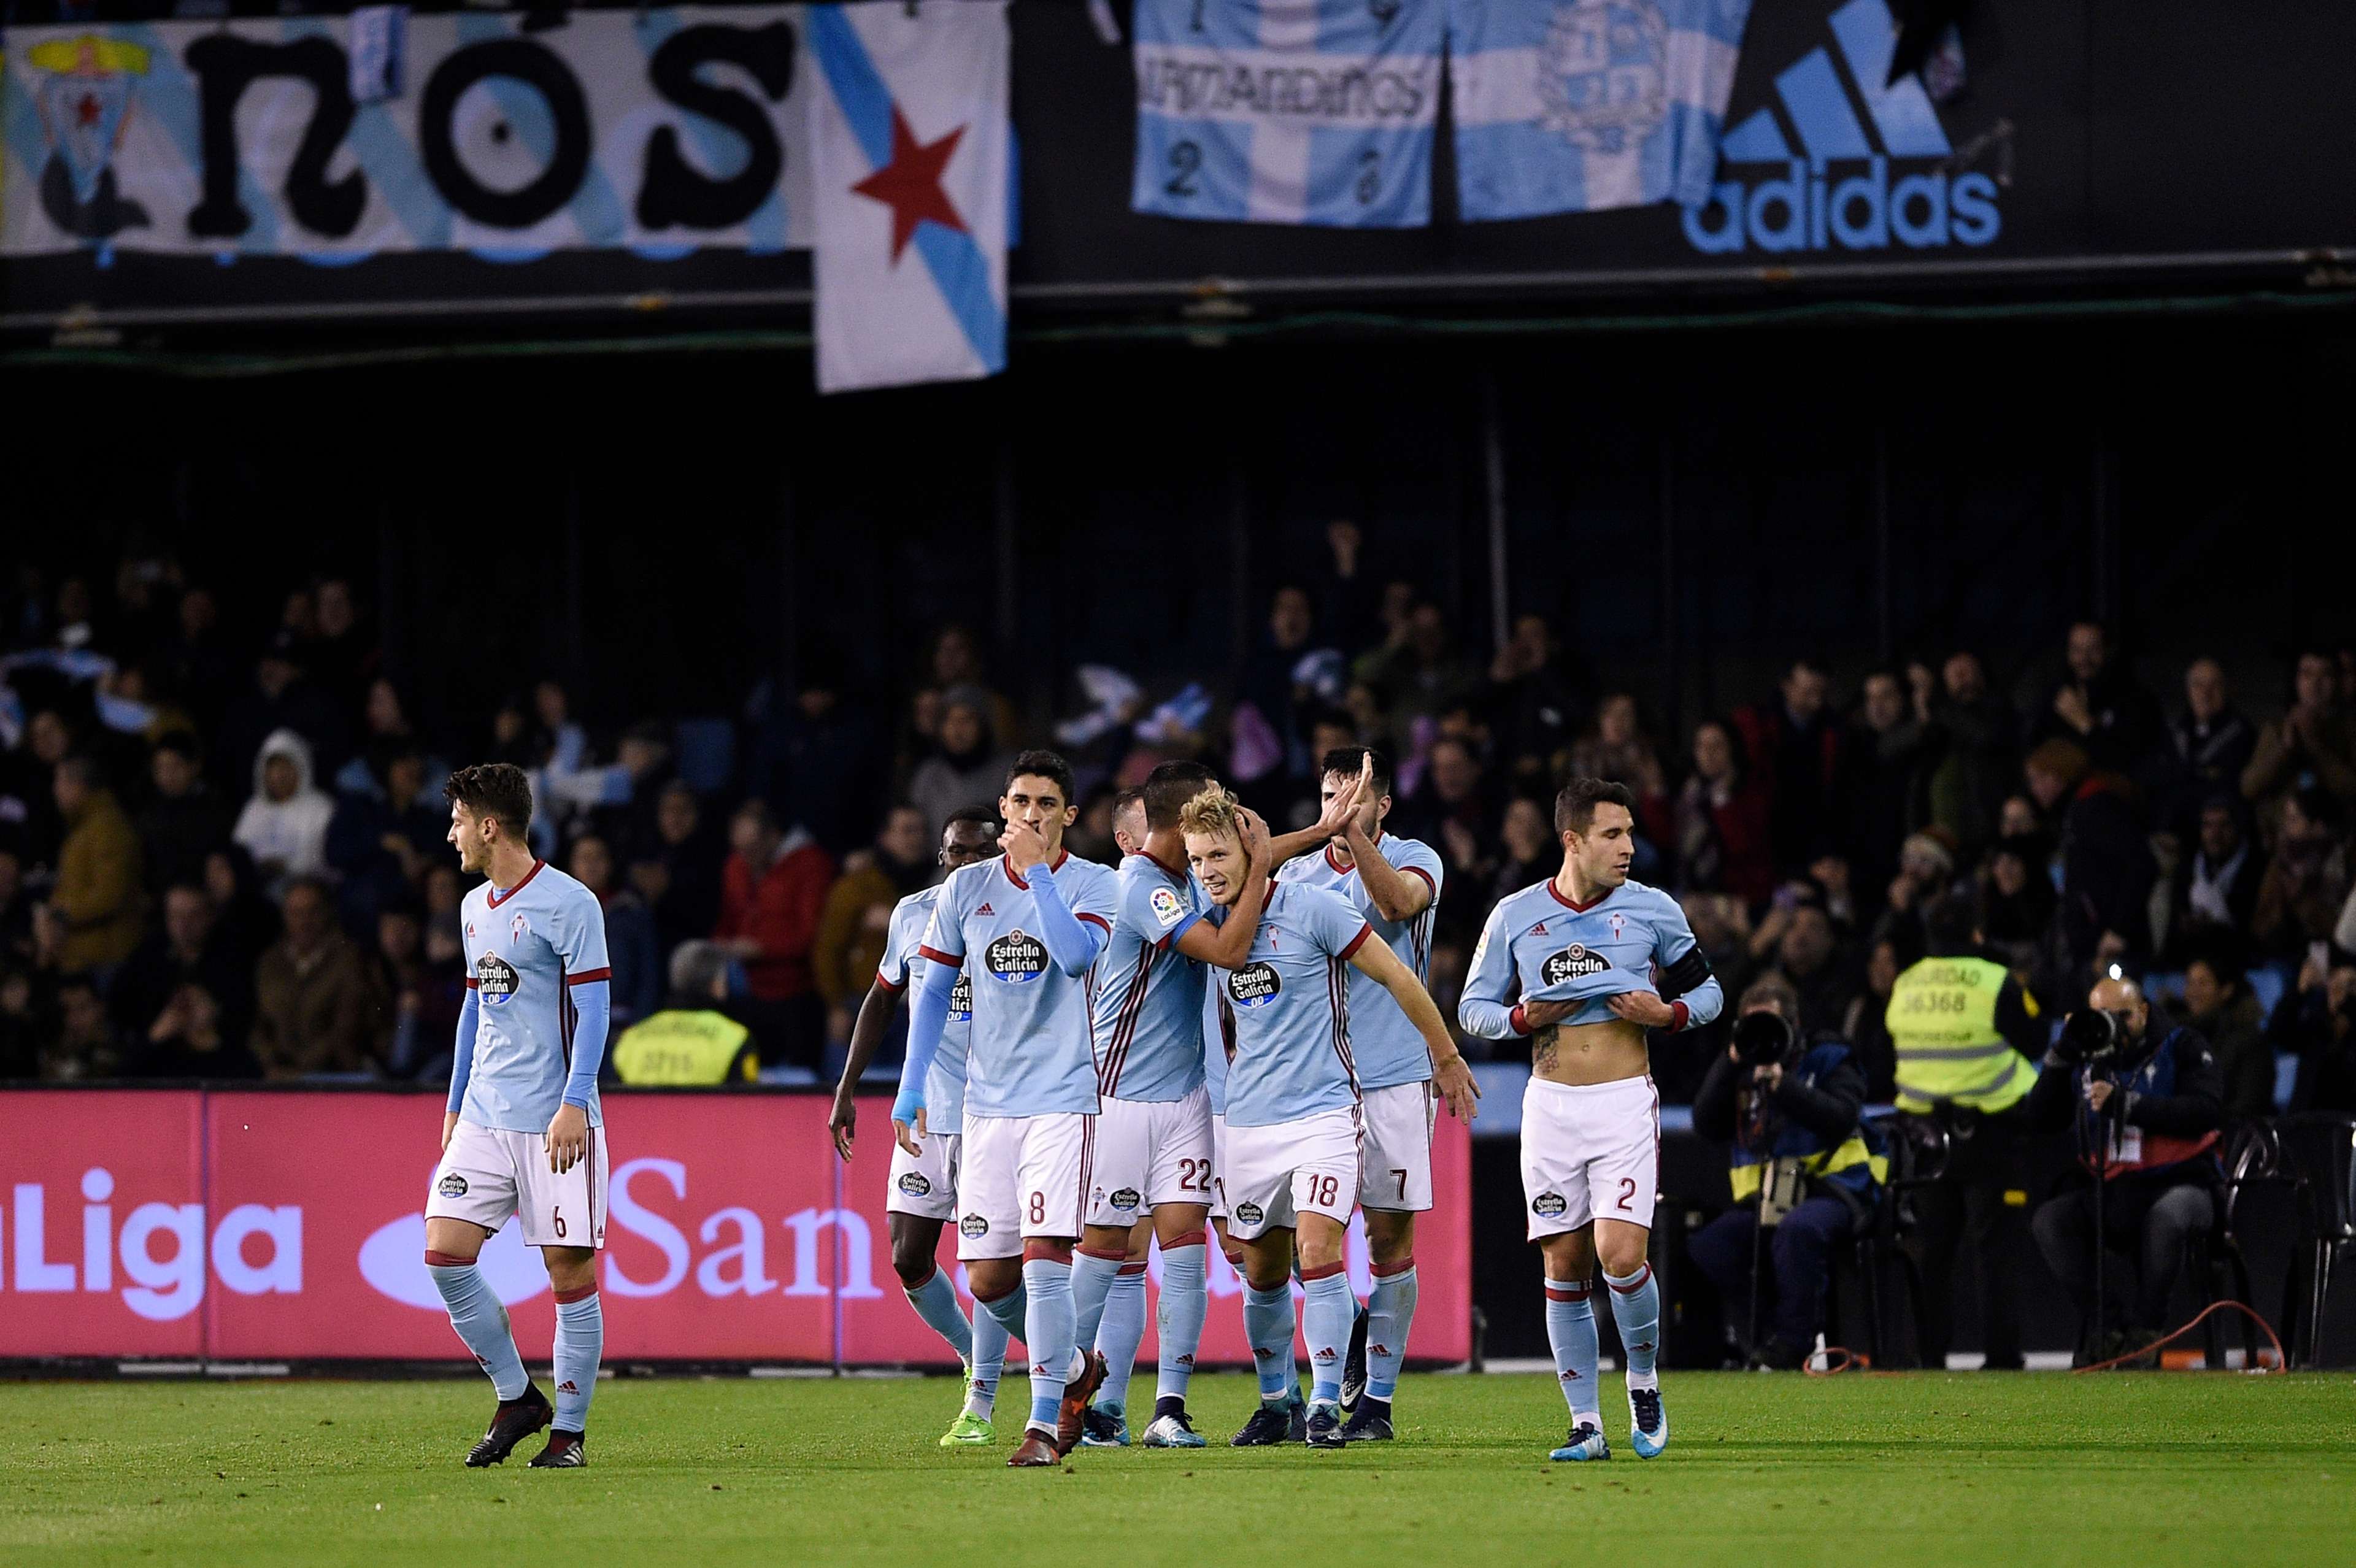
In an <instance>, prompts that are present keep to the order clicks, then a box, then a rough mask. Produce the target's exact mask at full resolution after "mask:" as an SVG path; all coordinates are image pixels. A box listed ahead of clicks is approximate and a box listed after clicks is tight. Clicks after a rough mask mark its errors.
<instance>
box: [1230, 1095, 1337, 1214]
mask: <svg viewBox="0 0 2356 1568" xmlns="http://www.w3.org/2000/svg"><path fill="white" fill-rule="evenodd" d="M1358 1134H1359V1125H1358V1108H1357V1107H1356V1106H1355V1105H1344V1106H1343V1107H1341V1108H1340V1109H1338V1110H1332V1111H1320V1112H1318V1113H1317V1114H1316V1115H1312V1116H1303V1117H1302V1118H1301V1120H1299V1121H1297V1122H1278V1123H1276V1124H1275V1125H1271V1126H1265V1127H1233V1126H1231V1127H1229V1128H1228V1129H1227V1147H1226V1166H1225V1168H1224V1171H1225V1174H1223V1175H1222V1176H1221V1177H1220V1178H1219V1179H1220V1180H1221V1181H1222V1182H1224V1183H1225V1184H1226V1199H1227V1234H1228V1235H1230V1236H1232V1237H1234V1238H1235V1239H1236V1240H1237V1241H1239V1242H1248V1241H1250V1240H1251V1239H1252V1238H1253V1237H1255V1236H1258V1234H1260V1232H1263V1231H1274V1230H1286V1231H1290V1230H1292V1229H1294V1228H1295V1227H1296V1226H1297V1225H1298V1224H1299V1222H1300V1217H1301V1214H1303V1213H1314V1214H1323V1215H1324V1216H1325V1217H1326V1218H1328V1219H1330V1220H1332V1221H1334V1222H1335V1223H1337V1224H1343V1225H1346V1224H1348V1223H1349V1222H1350V1211H1351V1210H1352V1209H1354V1208H1355V1207H1356V1206H1357V1202H1358Z"/></svg>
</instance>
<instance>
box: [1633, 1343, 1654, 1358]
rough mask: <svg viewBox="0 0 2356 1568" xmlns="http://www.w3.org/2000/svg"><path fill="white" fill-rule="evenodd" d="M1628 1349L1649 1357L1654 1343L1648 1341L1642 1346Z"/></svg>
mask: <svg viewBox="0 0 2356 1568" xmlns="http://www.w3.org/2000/svg"><path fill="white" fill-rule="evenodd" d="M1628 1348H1629V1349H1632V1350H1637V1351H1642V1352H1644V1353H1645V1354H1647V1355H1649V1354H1651V1352H1652V1349H1653V1342H1652V1341H1651V1340H1650V1339H1647V1340H1645V1341H1644V1343H1643V1344H1641V1345H1631V1346H1629V1347H1628Z"/></svg>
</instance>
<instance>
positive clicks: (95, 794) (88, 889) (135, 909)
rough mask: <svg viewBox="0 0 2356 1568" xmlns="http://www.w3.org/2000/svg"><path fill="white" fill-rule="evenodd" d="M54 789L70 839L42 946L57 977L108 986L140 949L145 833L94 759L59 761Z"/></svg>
mask: <svg viewBox="0 0 2356 1568" xmlns="http://www.w3.org/2000/svg"><path fill="white" fill-rule="evenodd" d="M53 787H54V790H55V792H56V793H55V798H56V801H57V806H58V815H59V817H61V818H62V819H63V820H64V823H65V842H64V843H63V844H62V845H61V846H60V847H59V850H58V877H57V885H56V886H55V887H54V888H52V889H51V890H50V891H49V900H48V917H47V919H46V921H44V922H43V924H44V925H45V926H46V927H47V936H46V940H44V941H43V942H42V944H41V945H42V947H43V949H44V951H45V952H46V954H47V955H48V960H49V962H50V963H52V964H53V965H56V967H57V968H58V969H59V972H61V973H63V974H67V975H91V976H97V977H98V978H99V981H100V983H101V984H104V983H105V978H106V975H107V972H109V971H111V970H112V968H113V967H114V965H118V964H120V963H122V962H123V960H124V959H125V958H128V957H130V956H131V952H132V949H133V948H134V947H136V946H138V945H139V931H140V925H141V921H140V898H141V894H140V886H139V835H138V834H137V833H136V832H135V831H134V830H133V828H132V826H131V819H130V818H129V817H127V816H123V807H121V806H120V805H116V804H115V800H114V792H113V791H112V790H110V789H108V788H107V787H105V785H104V784H103V783H102V781H101V780H100V778H99V774H98V765H97V764H96V763H93V762H91V760H90V759H89V758H88V757H68V758H66V759H65V760H64V761H63V762H61V763H59V764H58V771H57V780H56V784H54V786H53Z"/></svg>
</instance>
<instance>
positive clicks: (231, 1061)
mask: <svg viewBox="0 0 2356 1568" xmlns="http://www.w3.org/2000/svg"><path fill="white" fill-rule="evenodd" d="M126 1075H127V1076H131V1077H136V1078H210V1079H230V1080H236V1079H245V1078H258V1077H260V1076H261V1069H260V1068H259V1067H258V1066H257V1065H256V1064H255V1062H254V1060H253V1053H252V1051H249V1050H248V1049H247V1048H246V1045H245V1042H244V1040H242V1039H241V1037H240V1036H238V1035H237V1034H236V1033H235V1032H234V1031H232V1030H231V1029H230V1028H229V1027H228V1026H227V1025H226V1024H225V1023H224V1022H223V1020H222V1017H221V1007H220V1002H219V1001H218V1000H217V999H216V998H215V997H214V996H213V993H212V992H211V991H209V990H208V989H207V988H206V987H203V986H202V985H200V984H198V982H196V981H194V980H191V981H188V982H187V983H186V984H184V985H181V986H178V987H175V988H174V989H173V991H172V993H171V995H170V996H169V997H166V1000H165V1003H164V1005H163V1006H162V1007H161V1008H157V1009H156V1012H155V1019H154V1020H153V1021H152V1022H150V1023H149V1024H148V1026H147V1028H146V1029H145V1031H144V1032H143V1033H141V1034H139V1035H137V1036H134V1038H133V1040H132V1042H131V1047H130V1050H129V1052H128V1061H127V1067H126Z"/></svg>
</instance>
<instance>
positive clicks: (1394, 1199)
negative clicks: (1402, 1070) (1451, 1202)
mask: <svg viewBox="0 0 2356 1568" xmlns="http://www.w3.org/2000/svg"><path fill="white" fill-rule="evenodd" d="M1364 1104H1365V1116H1366V1143H1365V1148H1363V1149H1362V1150H1360V1151H1359V1156H1360V1166H1361V1169H1360V1171H1359V1174H1358V1206H1359V1207H1360V1208H1362V1209H1383V1210H1388V1211H1393V1212H1397V1213H1408V1214H1416V1213H1421V1212H1422V1211H1424V1210H1426V1209H1429V1208H1430V1207H1431V1126H1432V1118H1433V1116H1434V1115H1435V1114H1436V1113H1437V1108H1438V1105H1439V1098H1438V1096H1437V1095H1435V1094H1434V1093H1432V1090H1431V1081H1430V1079H1426V1080H1424V1081H1423V1082H1422V1083H1394V1084H1392V1085H1391V1086H1390V1087H1389V1088H1387V1089H1369V1090H1367V1091H1366V1096H1365V1102H1364Z"/></svg>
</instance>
